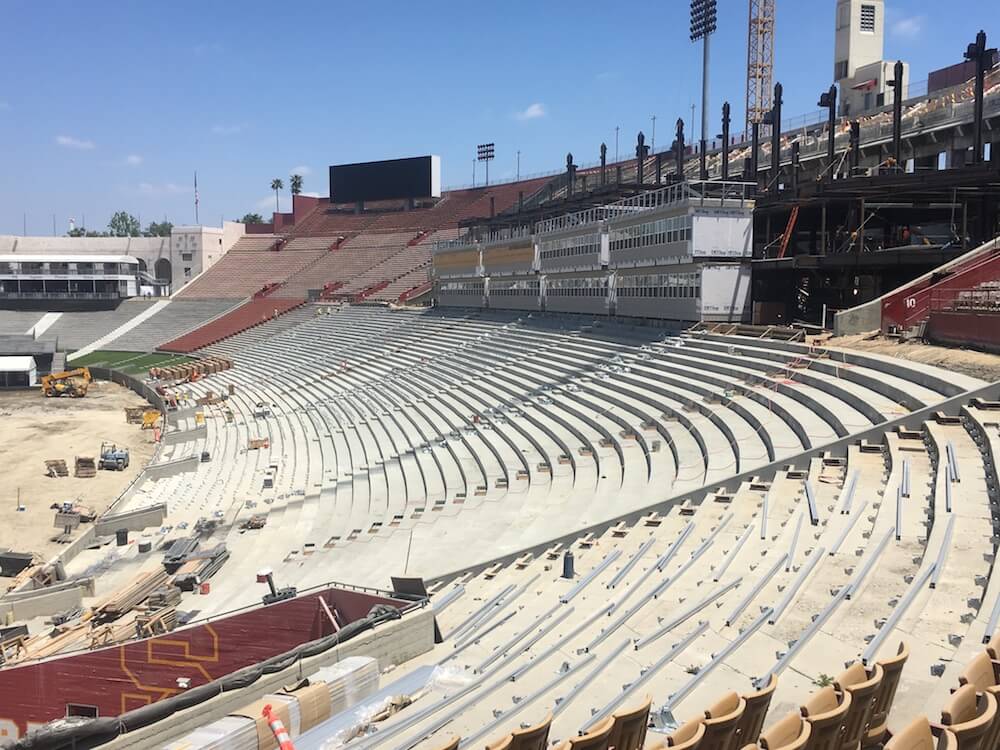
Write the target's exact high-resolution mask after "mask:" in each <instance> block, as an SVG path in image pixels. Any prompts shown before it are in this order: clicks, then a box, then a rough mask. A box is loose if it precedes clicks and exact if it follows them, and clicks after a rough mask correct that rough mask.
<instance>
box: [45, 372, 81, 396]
mask: <svg viewBox="0 0 1000 750" xmlns="http://www.w3.org/2000/svg"><path fill="white" fill-rule="evenodd" d="M92 379H93V378H91V376H90V370H89V369H88V368H86V367H78V368H77V369H75V370H67V371H66V372H54V373H52V374H51V375H45V376H43V377H42V393H44V394H45V395H46V396H48V397H49V398H53V397H56V396H69V397H70V398H82V397H83V396H86V395H87V389H88V388H90V381H91V380H92Z"/></svg>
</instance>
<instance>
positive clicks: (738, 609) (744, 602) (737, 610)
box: [726, 552, 788, 627]
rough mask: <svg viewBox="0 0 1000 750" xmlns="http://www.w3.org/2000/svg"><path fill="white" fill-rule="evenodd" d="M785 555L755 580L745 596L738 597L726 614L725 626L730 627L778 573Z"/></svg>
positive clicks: (786, 554) (783, 562) (786, 555)
mask: <svg viewBox="0 0 1000 750" xmlns="http://www.w3.org/2000/svg"><path fill="white" fill-rule="evenodd" d="M787 557H788V553H787V552H785V553H784V554H783V555H782V556H781V557H779V558H778V560H777V562H775V563H774V565H772V566H771V569H770V570H769V571H767V573H766V574H765V575H763V576H761V579H760V580H759V581H757V584H756V585H755V586H754V587H753V588H752V589H750V590H749V591H748V592H747V593H746V596H744V597H743V598H742V599H740V601H739V602H738V603H737V605H736V606H735V607H733V611H732V612H730V613H729V614H728V615H726V627H732V625H733V624H734V623H735V622H736V618H737V617H739V616H740V615H741V614H743V610H745V609H746V608H747V607H748V606H750V602H752V601H753V600H754V599H756V598H757V594H759V593H760V592H761V591H763V590H764V587H765V586H767V584H768V583H770V582H771V579H772V578H774V577H775V576H776V575H777V574H778V569H779V568H780V567H781V566H782V565H784V564H785V559H786V558H787Z"/></svg>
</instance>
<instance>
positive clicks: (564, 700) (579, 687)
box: [552, 638, 631, 717]
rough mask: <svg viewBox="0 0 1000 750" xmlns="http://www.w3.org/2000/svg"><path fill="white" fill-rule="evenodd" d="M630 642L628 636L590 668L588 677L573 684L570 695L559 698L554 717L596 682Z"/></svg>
mask: <svg viewBox="0 0 1000 750" xmlns="http://www.w3.org/2000/svg"><path fill="white" fill-rule="evenodd" d="M630 642H631V641H630V640H629V639H628V638H626V639H625V640H623V641H622V642H621V643H619V644H618V645H617V646H615V648H613V649H612V650H611V651H609V652H608V653H607V655H606V656H605V657H604V658H603V659H601V660H600V661H599V662H598V663H597V666H596V667H594V668H593V669H592V670H590V672H588V673H587V676H586V677H584V678H583V679H582V680H580V682H578V683H577V684H576V685H574V686H573V688H572V689H571V690H570V692H569V695H566V696H563V697H560V698H557V699H556V705H555V708H553V709H552V715H553V717H555V716H558V715H559V714H561V713H562V712H563V711H565V710H566V709H567V708H568V707H569V705H570V703H572V702H573V699H574V698H576V697H578V696H580V695H582V694H583V692H584V690H585V689H586V688H588V687H590V685H591V684H592V683H593V682H594V680H596V679H597V678H598V677H599V676H600V675H601V674H602V673H603V672H604V670H606V669H607V668H608V667H610V666H611V664H612V663H613V662H614V661H615V659H617V658H618V657H619V656H621V654H622V652H623V651H624V650H625V649H626V648H628V646H629V643H630Z"/></svg>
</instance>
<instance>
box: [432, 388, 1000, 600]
mask: <svg viewBox="0 0 1000 750" xmlns="http://www.w3.org/2000/svg"><path fill="white" fill-rule="evenodd" d="M975 398H979V399H982V400H985V401H997V400H1000V383H991V384H988V385H984V386H982V387H981V388H977V389H974V390H970V391H964V392H962V393H959V394H956V395H954V396H950V397H948V398H946V399H944V400H943V401H939V402H937V403H935V404H932V405H930V406H926V407H924V408H922V409H918V410H916V411H913V412H909V413H907V414H904V415H903V416H901V417H897V418H895V419H892V420H889V421H886V422H882V423H880V424H877V425H873V426H872V427H871V428H869V429H865V430H862V431H861V432H857V433H854V434H851V435H848V436H846V437H838V438H835V439H833V440H831V441H829V442H827V443H824V444H822V445H817V446H813V447H811V448H808V449H806V450H804V451H802V452H800V453H797V454H795V455H792V456H786V457H783V458H782V459H781V460H779V461H772V462H771V463H769V464H765V465H764V466H758V467H755V468H753V469H751V470H748V471H745V472H741V473H739V474H735V475H733V476H731V477H728V478H724V479H721V480H720V481H718V482H715V483H714V485H715V486H717V488H718V489H721V490H723V491H726V492H729V493H735V492H737V491H738V490H739V489H740V487H741V486H742V485H744V484H745V483H747V482H770V481H772V480H773V479H774V478H775V477H776V476H778V475H779V474H780V473H781V472H783V471H786V470H788V469H790V468H793V469H807V468H808V466H809V462H810V461H811V460H812V459H813V458H817V457H820V456H833V457H837V456H845V455H846V454H847V451H848V449H849V448H850V446H852V445H858V444H861V443H863V442H869V443H871V442H873V441H879V442H880V443H884V441H885V436H886V434H888V433H891V432H894V431H897V430H898V429H900V428H903V429H916V428H918V427H919V426H921V425H922V424H923V423H924V422H926V421H927V420H929V419H933V418H934V416H935V415H936V414H937V413H941V414H945V415H949V416H954V415H957V414H959V413H960V410H961V408H962V407H963V406H965V405H966V404H967V403H968V402H970V401H971V400H972V399H975ZM708 494H709V492H708V490H707V489H706V488H705V487H698V488H696V489H692V490H685V491H684V492H681V493H678V494H675V495H672V496H671V497H668V498H666V499H662V500H657V501H656V502H653V503H650V504H648V505H645V506H643V507H641V508H636V509H635V510H632V511H629V512H628V513H624V514H620V515H617V516H615V517H613V518H609V519H607V520H604V521H600V522H598V523H595V524H591V525H589V526H586V527H583V528H580V529H576V530H574V531H571V532H567V533H564V534H560V535H559V536H557V537H553V538H550V539H547V540H545V541H543V542H539V543H537V544H532V545H530V546H528V547H523V548H520V549H517V550H513V551H511V552H507V553H504V554H503V555H500V556H497V557H493V558H490V559H489V560H484V561H482V562H480V563H476V564H475V565H473V566H467V567H464V568H460V569H458V570H455V571H451V572H445V573H442V574H441V575H438V576H435V577H434V578H432V579H429V580H428V581H427V583H428V584H429V585H430V584H434V583H437V582H440V581H448V580H451V579H454V578H456V577H458V576H459V575H463V574H467V573H470V572H479V571H482V570H485V569H487V568H489V567H491V566H493V565H496V564H498V563H499V564H507V563H510V562H513V561H515V560H517V559H518V558H519V557H523V556H524V555H525V554H529V553H530V554H538V553H541V552H544V551H545V550H546V549H548V548H549V547H551V546H552V545H553V544H563V545H564V546H566V545H570V544H573V543H574V542H575V541H577V540H578V539H580V538H581V537H583V536H585V535H586V534H588V533H592V534H595V535H597V536H600V535H601V534H604V533H605V532H606V531H608V530H609V529H611V528H613V527H614V526H616V525H617V524H619V523H621V522H623V521H624V522H625V523H631V524H634V523H638V522H640V521H641V520H642V519H643V517H644V516H646V515H648V514H649V513H650V512H657V513H664V512H666V511H668V510H670V509H672V508H674V507H679V506H680V505H682V504H684V503H685V502H689V503H694V504H701V503H702V502H703V501H704V499H705V497H706V496H707V495H708ZM765 531H766V530H765Z"/></svg>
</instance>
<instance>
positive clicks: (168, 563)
mask: <svg viewBox="0 0 1000 750" xmlns="http://www.w3.org/2000/svg"><path fill="white" fill-rule="evenodd" d="M198 544H199V541H198V539H197V537H193V536H192V537H185V538H184V539H175V540H174V542H173V543H172V544H171V545H170V546H169V547H168V548H167V551H166V552H164V553H163V567H164V568H165V569H166V571H167V572H168V573H173V572H175V571H176V570H177V568H178V567H180V566H181V565H182V564H183V563H184V561H185V560H187V558H188V556H189V555H191V554H192V553H193V552H194V551H195V550H196V549H198Z"/></svg>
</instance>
